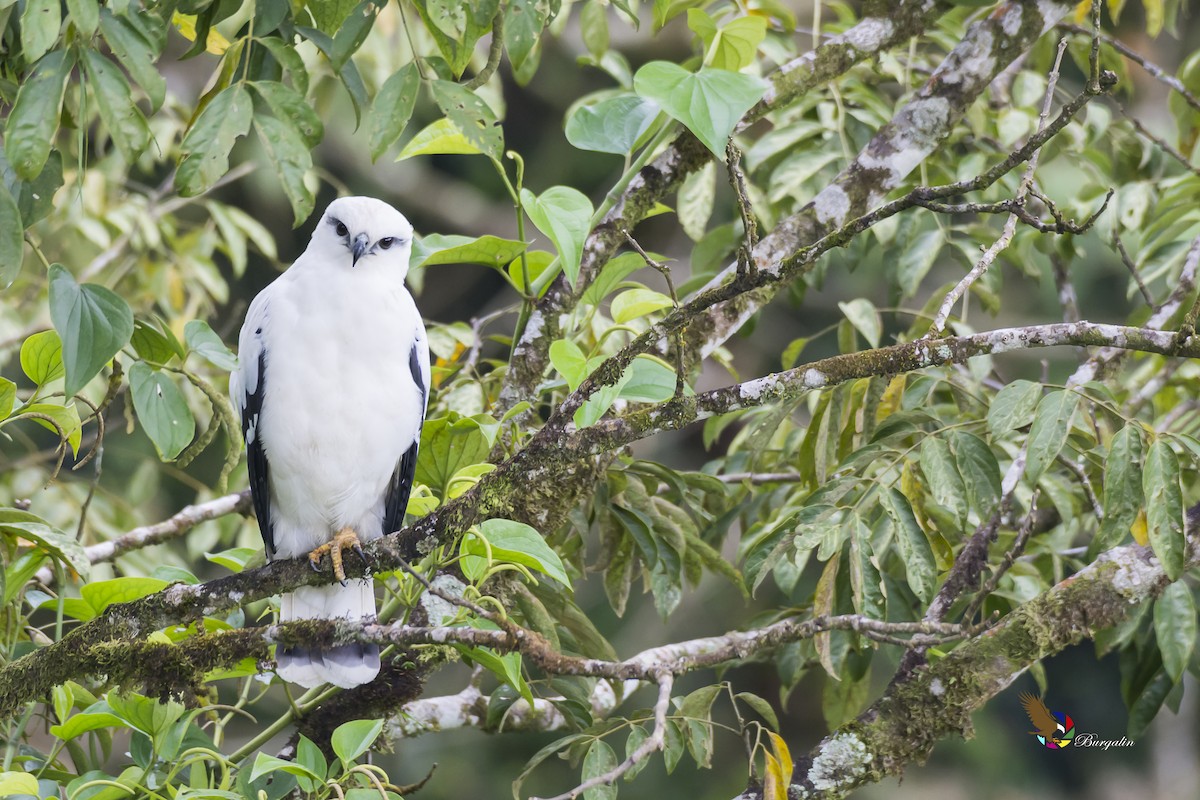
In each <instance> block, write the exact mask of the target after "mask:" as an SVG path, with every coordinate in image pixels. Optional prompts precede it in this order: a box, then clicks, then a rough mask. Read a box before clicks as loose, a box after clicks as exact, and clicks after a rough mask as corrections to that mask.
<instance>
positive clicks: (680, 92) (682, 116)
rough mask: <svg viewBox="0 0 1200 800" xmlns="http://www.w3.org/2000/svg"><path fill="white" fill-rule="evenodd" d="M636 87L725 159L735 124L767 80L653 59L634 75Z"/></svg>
mask: <svg viewBox="0 0 1200 800" xmlns="http://www.w3.org/2000/svg"><path fill="white" fill-rule="evenodd" d="M633 88H634V91H636V92H637V93H638V94H639V95H641V96H642V97H644V98H646V99H647V100H653V101H654V102H656V103H658V104H659V105H660V106H662V109H663V111H666V112H667V114H669V115H670V116H671V117H672V118H674V119H677V120H679V121H680V122H682V123H683V124H684V125H685V126H687V129H688V130H690V131H691V132H692V133H694V134H695V135H696V138H697V139H699V140H700V141H701V142H703V143H704V146H705V147H707V148H708V149H709V150H711V151H712V152H713V154H714V155H716V157H717V158H720V159H724V158H725V145H726V144H727V143H728V142H729V137H730V135H731V134H732V133H733V129H734V126H736V125H737V124H738V121H739V120H740V119H741V118H742V116H743V115H745V113H746V112H747V111H749V110H750V108H751V107H752V106H753V105H754V104H755V103H757V102H758V101H759V100H760V99H761V98H762V96H763V93H764V92H766V90H767V82H766V81H764V80H763V79H762V78H758V77H755V76H753V75H743V74H742V73H740V72H730V71H729V70H724V69H715V68H712V67H704V68H703V69H701V70H700V71H699V72H694V73H693V72H688V71H687V70H686V69H684V68H683V67H681V66H679V65H678V64H672V63H670V62H667V61H651V62H650V63H649V64H646V65H645V66H644V67H642V68H641V69H639V70H638V71H637V74H636V75H634V76H633Z"/></svg>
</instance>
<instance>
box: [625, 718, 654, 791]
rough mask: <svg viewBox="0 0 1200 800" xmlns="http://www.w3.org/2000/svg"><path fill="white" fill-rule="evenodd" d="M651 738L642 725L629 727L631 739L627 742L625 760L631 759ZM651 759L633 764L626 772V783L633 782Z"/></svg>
mask: <svg viewBox="0 0 1200 800" xmlns="http://www.w3.org/2000/svg"><path fill="white" fill-rule="evenodd" d="M649 738H650V734H648V733H646V729H645V728H643V727H642V726H641V725H630V726H629V737H628V738H627V739H626V740H625V758H631V757H632V756H633V754H634V753H636V752H637V749H638V748H639V747H641V746H642V743H643V742H645V741H646V740H647V739H649ZM647 763H649V759H642V760H641V761H638V762H636V763H634V764H633V766H631V767H630V768H629V769H628V770H627V771H626V772H625V780H626V782H629V781H632V780H633V779H634V778H636V777H637V776H638V773H639V772H641V771H642V770H643V769H645V767H646V764H647Z"/></svg>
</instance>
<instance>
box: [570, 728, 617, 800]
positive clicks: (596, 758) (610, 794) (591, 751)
mask: <svg viewBox="0 0 1200 800" xmlns="http://www.w3.org/2000/svg"><path fill="white" fill-rule="evenodd" d="M616 768H617V754H616V753H614V752H613V749H612V748H611V747H610V746H609V744H608V742H606V741H604V740H603V739H597V740H596V741H594V742H592V746H591V747H589V748H588V751H587V755H586V756H584V757H583V772H582V773H581V774H580V776H579V777H580V779H581V781H588V780H591V779H592V778H595V777H598V776H600V775H604V774H606V773H608V772H612V771H613V770H614V769H616ZM616 797H617V786H616V784H615V783H614V784H604V783H601V784H599V785H597V786H593V787H592V788H590V789H588V790H587V791H585V792H584V793H583V798H584V800H616Z"/></svg>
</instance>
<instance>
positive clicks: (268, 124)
mask: <svg viewBox="0 0 1200 800" xmlns="http://www.w3.org/2000/svg"><path fill="white" fill-rule="evenodd" d="M254 127H255V128H257V129H258V138H259V141H260V142H262V145H263V150H264V151H266V154H267V157H268V158H269V159H270V161H271V164H272V166H273V167H274V168H275V174H276V175H278V176H279V180H280V181H281V182H282V184H283V193H284V194H285V195H286V196H287V199H288V202H289V203H291V206H292V220H293V227H298V226H299V225H300V224H301V223H303V222H304V220H306V219H308V215H309V214H311V213H312V210H313V205H314V204H315V203H316V197H315V196H314V195H313V192H312V189H310V188H308V184H307V183H305V182H304V176H305V174H306V173H307V172H308V171H309V170H310V169H312V154H311V153H310V151H309V148H308V146H307V145H306V144H305V142H304V139H303V137H302V136H301V135H300V133H299V132H298V131H297V130H296V129H295V128H293V127H292V126H291V125H288V124H287V123H286V122H283V121H282V120H279V119H276V118H275V117H268V116H264V115H262V114H255V115H254Z"/></svg>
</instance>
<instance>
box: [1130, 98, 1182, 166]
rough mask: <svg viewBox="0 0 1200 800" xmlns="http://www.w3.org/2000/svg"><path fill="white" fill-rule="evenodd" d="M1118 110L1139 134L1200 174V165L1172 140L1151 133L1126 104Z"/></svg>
mask: <svg viewBox="0 0 1200 800" xmlns="http://www.w3.org/2000/svg"><path fill="white" fill-rule="evenodd" d="M1117 110H1118V111H1120V112H1121V116H1123V117H1125V119H1127V120H1129V124H1131V125H1133V128H1134V130H1136V131H1137V132H1138V134H1139V135H1141V136H1143V137H1145V138H1146V139H1149V140H1150V141H1151V142H1153V143H1154V144H1155V145H1157V146H1158V148H1159V149H1160V150H1162V151H1163V152H1164V153H1166V154H1167V155H1169V156H1170V157H1171V158H1173V159H1175V160H1176V161H1178V162H1179V163H1180V164H1182V165H1183V166H1184V167H1185V168H1187V170H1188V171H1189V172H1191V173H1192V174H1193V175H1196V176H1200V167H1197V166H1196V165H1195V164H1193V163H1192V161H1191V159H1189V158H1188V157H1187V156H1185V155H1184V154H1183V153H1181V152H1179V150H1177V149H1176V148H1175V147H1173V146H1172V145H1171V143H1170V142H1168V141H1167V140H1166V139H1164V138H1162V137H1161V136H1155V135H1154V134H1153V133H1151V132H1150V129H1149V128H1147V127H1146V126H1145V125H1143V124H1142V123H1141V122H1140V121H1139V120H1138V118H1137V117H1135V116H1133V115H1131V114H1130V113H1129V112H1127V111H1126V110H1125V108H1124V106H1120V105H1118V106H1117Z"/></svg>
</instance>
